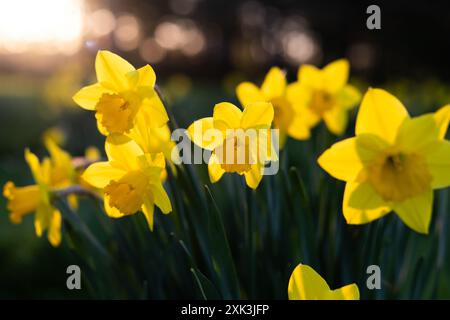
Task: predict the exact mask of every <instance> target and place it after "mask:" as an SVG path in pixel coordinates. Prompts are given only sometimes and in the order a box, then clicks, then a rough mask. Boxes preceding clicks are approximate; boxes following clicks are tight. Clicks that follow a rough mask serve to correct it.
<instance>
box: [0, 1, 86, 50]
mask: <svg viewBox="0 0 450 320" xmlns="http://www.w3.org/2000/svg"><path fill="white" fill-rule="evenodd" d="M83 14H84V1H83V0H40V1H35V0H14V1H2V2H0V51H2V52H3V53H11V54H14V53H23V52H29V51H33V53H44V54H55V53H64V54H73V53H75V52H76V51H77V50H78V49H79V47H80V46H81V43H82V38H81V37H82V32H83V28H84V22H83Z"/></svg>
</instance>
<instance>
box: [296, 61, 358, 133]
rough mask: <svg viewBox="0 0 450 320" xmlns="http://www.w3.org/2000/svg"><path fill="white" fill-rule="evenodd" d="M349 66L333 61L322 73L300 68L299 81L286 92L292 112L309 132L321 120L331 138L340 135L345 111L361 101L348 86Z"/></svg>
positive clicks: (345, 115) (318, 70) (345, 119)
mask: <svg viewBox="0 0 450 320" xmlns="http://www.w3.org/2000/svg"><path fill="white" fill-rule="evenodd" d="M349 69H350V67H349V63H348V61H347V60H345V59H340V60H336V61H334V62H332V63H330V64H328V65H327V66H325V67H324V68H323V69H318V68H316V67H315V66H312V65H302V66H301V67H300V68H299V70H298V80H297V82H294V83H292V84H290V85H289V86H288V88H287V98H288V101H289V102H290V103H291V104H292V106H293V109H294V110H296V111H297V113H298V114H299V115H300V119H302V121H304V122H305V123H306V124H307V126H308V127H309V128H312V127H314V126H316V125H317V124H318V123H319V122H320V121H321V120H323V121H324V122H325V124H326V126H327V128H328V130H330V131H331V132H332V133H333V134H336V135H340V134H342V133H343V132H344V131H345V129H346V127H347V122H348V111H349V109H351V108H352V107H354V106H355V105H356V104H357V103H358V102H359V100H360V99H361V94H360V92H359V91H358V90H357V89H356V88H355V87H354V86H352V85H350V84H348V83H347V81H348V77H349Z"/></svg>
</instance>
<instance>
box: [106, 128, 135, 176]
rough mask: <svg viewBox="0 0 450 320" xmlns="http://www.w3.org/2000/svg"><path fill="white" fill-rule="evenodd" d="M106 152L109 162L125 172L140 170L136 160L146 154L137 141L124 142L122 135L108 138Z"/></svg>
mask: <svg viewBox="0 0 450 320" xmlns="http://www.w3.org/2000/svg"><path fill="white" fill-rule="evenodd" d="M105 151H106V155H107V156H108V160H109V161H110V162H112V163H113V164H114V166H115V167H117V168H119V169H123V170H126V169H128V170H134V169H136V168H138V165H137V162H136V159H137V157H139V156H141V155H143V154H144V153H143V151H142V149H141V148H140V147H139V146H138V144H137V143H136V142H135V141H133V140H128V141H125V142H124V140H123V139H122V138H121V136H120V135H110V136H108V138H107V139H106V143H105Z"/></svg>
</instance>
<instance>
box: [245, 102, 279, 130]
mask: <svg viewBox="0 0 450 320" xmlns="http://www.w3.org/2000/svg"><path fill="white" fill-rule="evenodd" d="M273 116H274V110H273V106H272V104H271V103H270V102H255V103H251V104H249V105H248V106H246V107H245V109H244V112H243V113H242V119H241V127H242V128H244V129H249V128H270V126H271V125H272V121H273Z"/></svg>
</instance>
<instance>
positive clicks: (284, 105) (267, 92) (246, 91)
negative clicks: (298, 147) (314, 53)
mask: <svg viewBox="0 0 450 320" xmlns="http://www.w3.org/2000/svg"><path fill="white" fill-rule="evenodd" d="M286 87H287V83H286V75H285V73H284V72H283V71H282V70H281V69H279V68H277V67H273V68H271V69H270V71H269V72H268V73H267V75H266V77H265V79H264V81H263V83H262V85H261V88H258V87H257V86H256V85H255V84H253V83H251V82H242V83H241V84H239V85H238V86H237V88H236V94H237V96H238V99H239V101H240V102H241V104H242V105H243V106H247V105H249V104H251V103H255V102H270V103H272V106H273V108H274V118H273V126H274V127H275V128H277V129H279V130H280V132H279V133H280V147H282V146H283V145H284V143H285V140H286V135H288V136H290V137H292V138H294V139H298V140H304V139H308V138H309V136H310V133H309V127H308V126H306V123H305V122H304V121H303V118H302V117H301V116H300V114H299V113H298V112H297V110H295V109H294V106H293V105H292V104H291V103H290V102H289V101H288V100H287V98H286ZM295 106H296V105H295Z"/></svg>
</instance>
